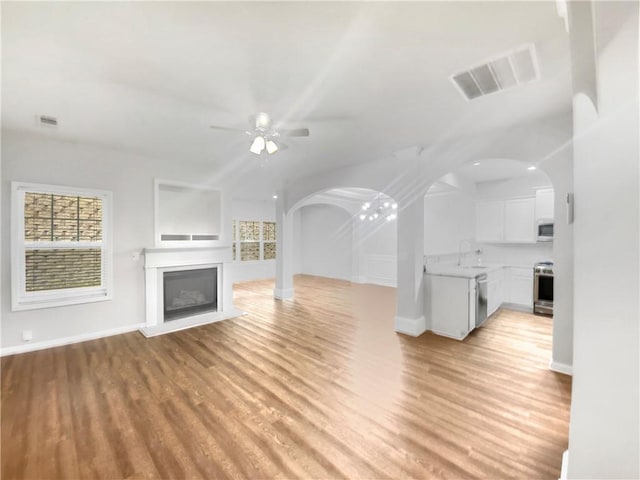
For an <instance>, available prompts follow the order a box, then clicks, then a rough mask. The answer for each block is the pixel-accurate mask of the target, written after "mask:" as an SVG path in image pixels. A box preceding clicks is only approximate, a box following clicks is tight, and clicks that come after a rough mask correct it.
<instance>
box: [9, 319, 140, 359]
mask: <svg viewBox="0 0 640 480" xmlns="http://www.w3.org/2000/svg"><path fill="white" fill-rule="evenodd" d="M143 326H144V323H134V324H131V325H124V326H122V327H116V328H110V329H108V330H101V331H99V332H92V333H83V334H80V335H74V336H73V337H64V338H56V339H53V340H44V341H42V342H36V343H25V344H23V345H15V346H13V347H6V348H3V349H0V357H4V356H6V355H15V354H17V353H26V352H35V351H36V350H44V349H46V348H53V347H61V346H64V345H71V344H74V343H80V342H86V341H88V340H96V339H98V338H104V337H111V336H113V335H120V334H122V333H129V332H133V331H135V330H138V329H139V328H140V327H143Z"/></svg>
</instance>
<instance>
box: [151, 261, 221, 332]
mask: <svg viewBox="0 0 640 480" xmlns="http://www.w3.org/2000/svg"><path fill="white" fill-rule="evenodd" d="M162 283H163V289H162V290H163V299H164V300H163V307H164V308H163V312H164V321H165V322H167V321H171V320H177V319H179V318H184V317H191V316H194V315H199V314H202V313H206V312H216V311H217V310H218V269H217V268H198V269H193V270H178V271H172V272H163V281H162Z"/></svg>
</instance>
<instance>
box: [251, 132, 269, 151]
mask: <svg viewBox="0 0 640 480" xmlns="http://www.w3.org/2000/svg"><path fill="white" fill-rule="evenodd" d="M265 143H266V142H265V141H264V137H262V136H260V135H258V136H257V137H256V138H254V139H253V142H252V143H251V147H249V151H250V152H251V153H255V154H256V155H260V154H261V153H262V151H263V150H264V147H265Z"/></svg>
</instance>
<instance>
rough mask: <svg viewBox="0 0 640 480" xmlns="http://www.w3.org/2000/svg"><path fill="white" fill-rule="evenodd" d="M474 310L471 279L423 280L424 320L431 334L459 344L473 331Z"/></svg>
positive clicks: (428, 277) (437, 276)
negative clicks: (456, 341) (451, 339)
mask: <svg viewBox="0 0 640 480" xmlns="http://www.w3.org/2000/svg"><path fill="white" fill-rule="evenodd" d="M475 309H476V280H475V278H464V277H448V276H442V275H427V276H426V277H425V316H426V320H427V325H428V326H430V329H431V330H432V331H433V332H434V333H437V334H438V335H444V336H446V337H451V338H455V339H458V340H462V339H463V338H464V337H466V336H467V335H468V334H469V332H470V331H471V330H473V329H474V328H475V323H476V310H475Z"/></svg>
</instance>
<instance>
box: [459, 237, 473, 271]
mask: <svg viewBox="0 0 640 480" xmlns="http://www.w3.org/2000/svg"><path fill="white" fill-rule="evenodd" d="M465 244H466V245H467V251H466V252H464V253H463V252H462V247H463V245H465ZM469 252H471V241H469V240H467V239H464V238H463V239H462V240H460V243H459V244H458V266H459V267H461V266H462V260H463V259H464V255H465V253H469Z"/></svg>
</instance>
